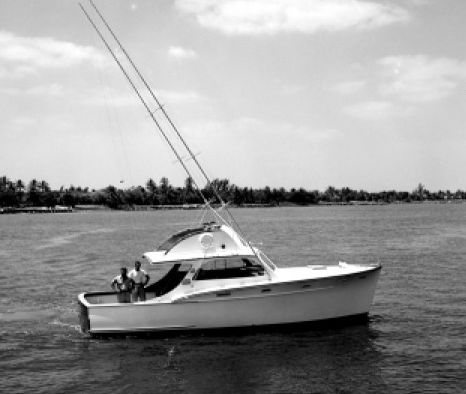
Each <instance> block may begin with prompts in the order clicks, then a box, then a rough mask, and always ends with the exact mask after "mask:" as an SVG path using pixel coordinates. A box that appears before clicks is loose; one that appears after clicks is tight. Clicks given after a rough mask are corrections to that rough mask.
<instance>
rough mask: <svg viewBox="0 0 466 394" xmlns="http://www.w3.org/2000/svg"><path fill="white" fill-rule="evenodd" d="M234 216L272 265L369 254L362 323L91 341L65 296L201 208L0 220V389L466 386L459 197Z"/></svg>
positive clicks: (105, 282) (107, 275)
mask: <svg viewBox="0 0 466 394" xmlns="http://www.w3.org/2000/svg"><path fill="white" fill-rule="evenodd" d="M234 214H235V216H236V217H237V219H238V221H239V222H240V223H241V226H242V228H243V230H244V232H245V233H246V234H248V235H249V238H250V239H251V240H252V241H255V242H262V243H263V244H262V245H261V248H262V249H263V250H264V251H266V252H267V253H268V254H269V256H270V257H272V258H273V259H274V260H275V261H276V262H277V264H278V265H282V266H286V265H302V264H309V263H310V264H313V263H314V264H322V263H324V264H333V263H335V262H337V261H339V260H341V261H347V262H363V263H369V262H375V261H378V260H380V261H381V262H382V264H383V265H384V268H383V271H382V275H381V278H380V281H379V285H378V288H377V291H376V297H375V300H374V305H373V308H372V309H371V313H370V321H369V323H368V324H367V325H365V324H363V325H355V326H347V327H339V328H327V329H312V330H311V329H305V330H299V331H298V330H296V331H291V332H268V333H261V332H256V333H249V334H245V333H242V334H240V335H233V334H230V335H222V334H215V335H194V336H193V335H184V336H175V337H161V338H137V337H126V338H117V339H115V338H113V339H91V338H89V337H88V336H86V335H84V334H82V333H80V332H79V328H78V319H77V304H76V296H77V294H78V293H80V292H82V291H86V290H99V289H109V282H110V280H111V278H113V276H115V275H116V274H117V273H118V272H119V268H120V266H121V265H122V264H125V263H126V264H127V265H128V266H131V265H132V262H133V261H134V259H135V258H137V257H139V256H140V255H141V253H142V252H144V251H148V250H151V249H152V248H153V247H154V246H156V245H157V244H158V243H159V242H160V241H162V240H163V239H164V238H166V237H167V236H168V235H169V234H170V233H172V232H173V231H176V230H179V229H181V228H183V227H186V226H189V225H190V224H191V223H193V221H194V220H195V218H196V216H198V215H199V212H197V211H196V212H193V211H170V212H93V213H76V214H53V215H52V214H50V215H27V214H26V215H0V261H1V262H2V265H1V267H2V272H1V273H0V282H1V283H2V286H1V287H0V322H1V325H0V391H1V392H5V393H26V392H31V393H83V392H92V393H94V394H97V393H109V392H112V393H128V392H142V391H144V392H155V393H157V392H163V393H180V392H182V393H183V392H184V393H205V392H223V393H243V392H245V393H290V392H292V393H460V392H464V391H465V388H466V327H465V325H466V324H465V322H466V286H465V282H466V274H465V269H466V264H465V256H466V205H465V204H441V205H440V204H432V205H400V206H395V205H389V206H361V207H309V208H272V209H242V210H236V211H234ZM151 273H152V274H153V275H155V274H156V273H155V272H153V271H151Z"/></svg>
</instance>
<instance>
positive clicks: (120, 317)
mask: <svg viewBox="0 0 466 394" xmlns="http://www.w3.org/2000/svg"><path fill="white" fill-rule="evenodd" d="M144 259H145V260H146V261H148V262H149V263H151V264H157V265H160V264H163V265H168V266H169V267H170V269H169V270H168V272H167V274H166V275H165V276H164V277H162V278H161V279H160V280H159V281H157V282H155V283H153V284H151V285H149V286H147V287H146V288H145V291H146V297H147V299H146V301H139V302H134V303H118V302H117V293H114V292H95V293H82V294H80V295H79V303H80V305H81V327H82V329H83V331H86V332H90V333H92V334H109V333H122V332H141V331H171V330H183V331H186V330H207V329H220V328H240V327H251V326H269V325H281V324H290V323H302V322H315V321H321V320H327V319H335V318H349V317H364V316H367V313H368V311H369V308H370V306H371V303H372V299H373V296H374V292H375V288H376V284H377V279H378V277H379V274H380V268H381V267H380V265H374V266H372V265H355V264H346V263H342V262H340V263H339V264H338V265H332V266H327V265H307V266H304V267H288V268H281V267H277V266H276V265H275V264H274V263H273V262H272V261H271V260H270V259H269V258H268V257H267V256H266V255H265V254H264V253H263V252H262V251H260V250H259V249H258V248H256V247H254V246H251V245H250V244H248V243H247V242H246V241H245V240H244V239H242V237H241V236H239V234H238V233H237V232H235V231H234V230H233V229H232V228H231V227H229V226H228V225H225V224H217V223H207V224H204V225H201V226H199V227H196V228H191V229H186V230H184V231H181V232H179V233H177V234H175V235H173V236H172V237H170V238H169V239H168V240H166V241H165V242H163V243H162V244H161V245H160V246H159V247H158V248H157V249H156V250H154V251H152V252H147V253H145V254H144Z"/></svg>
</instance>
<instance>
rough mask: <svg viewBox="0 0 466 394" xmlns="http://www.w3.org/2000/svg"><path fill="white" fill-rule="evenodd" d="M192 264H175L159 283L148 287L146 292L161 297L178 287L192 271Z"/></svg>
mask: <svg viewBox="0 0 466 394" xmlns="http://www.w3.org/2000/svg"><path fill="white" fill-rule="evenodd" d="M191 267H192V264H181V263H178V264H174V265H173V266H172V267H171V268H170V270H169V271H168V272H166V273H165V275H163V276H162V277H161V278H160V279H159V280H158V281H157V282H154V283H152V284H151V285H149V286H147V287H146V292H154V293H155V296H156V297H160V296H162V295H164V294H167V293H168V292H170V291H172V290H173V289H174V288H175V287H177V286H178V285H179V284H180V283H181V281H182V280H183V279H184V277H185V276H186V274H187V273H188V272H189V270H190V269H191Z"/></svg>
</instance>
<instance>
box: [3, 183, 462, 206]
mask: <svg viewBox="0 0 466 394" xmlns="http://www.w3.org/2000/svg"><path fill="white" fill-rule="evenodd" d="M214 187H215V190H217V191H218V193H219V194H220V196H221V197H222V199H223V200H224V201H229V202H230V203H232V204H234V205H238V206H241V205H248V204H265V205H280V204H282V205H283V204H297V205H310V204H319V203H320V204H325V203H328V204H345V203H351V202H359V203H396V202H413V201H444V200H462V199H466V192H464V191H461V190H457V191H455V192H451V191H449V190H446V191H442V190H439V191H437V192H431V191H429V190H427V189H426V188H425V187H424V186H423V185H422V184H419V185H418V186H417V187H416V189H414V190H413V191H412V192H407V191H396V190H389V191H382V192H375V193H374V192H367V191H364V190H353V189H351V188H349V187H343V188H341V189H337V188H335V187H333V186H329V187H328V188H327V189H326V190H325V191H323V192H321V191H319V190H306V189H304V188H299V189H295V188H292V189H290V190H286V189H284V188H278V189H277V188H270V187H268V186H266V187H264V188H261V189H253V188H250V187H239V186H236V185H234V184H231V183H230V182H229V180H228V179H215V180H214V181H213V182H212V184H211V185H210V186H208V187H205V188H204V189H203V190H202V193H203V194H204V196H205V197H206V198H207V199H208V200H211V199H213V201H214V202H215V198H214V192H213V190H214ZM202 203H203V201H202V199H201V197H200V196H199V193H198V192H197V191H196V189H195V187H194V184H193V181H192V179H190V178H187V179H186V181H185V184H184V186H183V187H175V186H173V185H171V184H170V182H169V180H168V179H167V178H166V177H163V178H162V179H160V181H159V182H158V183H156V182H155V181H154V180H153V179H149V180H148V181H147V182H146V184H145V185H144V186H137V187H131V188H129V189H120V188H117V187H115V186H112V185H110V186H108V187H106V188H104V189H101V190H94V189H92V190H91V189H89V188H88V187H80V186H77V187H75V186H70V187H68V188H65V187H63V186H62V187H61V188H60V189H59V190H52V189H51V188H50V186H49V184H48V182H46V181H44V180H41V181H38V180H37V179H33V180H31V181H30V182H28V183H27V184H25V183H24V182H23V181H22V180H21V179H18V180H16V181H12V180H10V179H8V178H7V177H6V176H3V177H0V206H1V207H26V206H46V207H53V206H57V205H63V206H72V207H73V206H76V205H102V206H107V207H109V208H113V209H124V208H128V207H131V206H136V205H183V204H202Z"/></svg>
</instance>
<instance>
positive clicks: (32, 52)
mask: <svg viewBox="0 0 466 394" xmlns="http://www.w3.org/2000/svg"><path fill="white" fill-rule="evenodd" d="M84 62H89V63H91V64H93V65H94V66H98V67H101V66H103V65H104V63H105V58H104V56H103V55H102V54H101V53H100V52H99V51H97V50H96V49H94V48H92V47H88V46H81V45H77V44H74V43H71V42H66V41H59V40H56V39H54V38H50V37H34V38H33V37H20V36H17V35H14V34H12V33H9V32H6V31H0V68H3V70H4V71H3V72H2V73H0V75H3V76H5V75H8V76H9V77H22V76H25V75H28V74H33V73H36V72H37V71H38V70H40V69H59V68H67V67H71V66H75V65H79V64H82V63H84ZM5 69H6V70H8V71H7V72H5Z"/></svg>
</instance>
